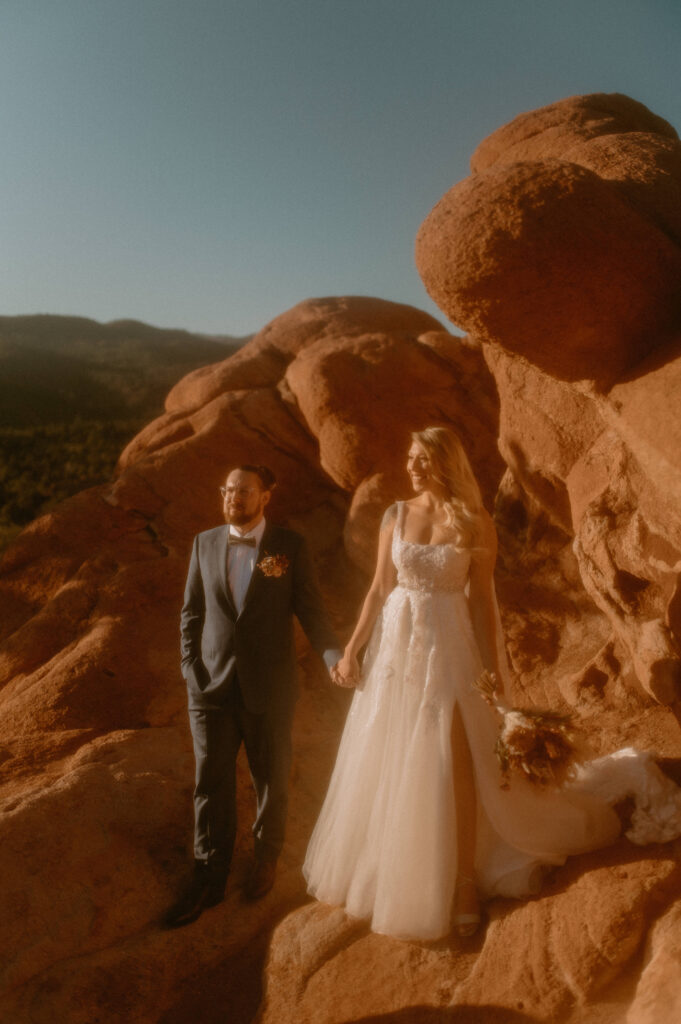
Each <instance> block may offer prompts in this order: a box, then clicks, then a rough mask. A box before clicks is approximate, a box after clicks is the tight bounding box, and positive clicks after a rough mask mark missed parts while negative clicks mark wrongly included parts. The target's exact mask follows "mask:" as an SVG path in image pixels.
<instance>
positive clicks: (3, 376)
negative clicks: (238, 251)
mask: <svg viewBox="0 0 681 1024" xmlns="http://www.w3.org/2000/svg"><path fill="white" fill-rule="evenodd" d="M247 340H248V339H247V338H234V337H230V336H225V337H224V338H216V337H210V338H209V337H207V336H206V335H202V334H194V333H191V332H189V331H184V330H174V329H170V328H161V327H152V326H150V325H149V324H144V323H140V322H139V321H136V320H115V321H112V322H111V323H106V324H102V323H98V322H97V321H96V320H89V319H87V318H85V317H72V316H53V315H50V314H36V315H32V316H0V427H32V426H36V425H38V424H48V423H50V424H52V423H63V422H68V421H70V420H73V419H75V418H77V417H80V418H84V419H97V420H106V419H121V418H128V417H131V416H133V417H145V416H148V417H149V418H150V419H151V418H153V417H154V416H156V415H158V414H159V413H160V412H162V410H163V400H164V398H165V396H166V394H167V393H168V391H169V390H170V388H171V387H172V386H173V384H175V383H176V381H178V380H179V379H180V378H181V377H183V376H184V375H185V374H186V373H189V371H190V370H193V369H195V368H196V367H198V366H205V365H207V364H209V363H214V362H218V361H220V360H222V359H225V358H226V357H227V356H229V355H231V354H232V353H233V352H235V351H236V350H237V349H238V348H239V347H240V346H241V345H242V344H243V343H244V342H245V341H247Z"/></svg>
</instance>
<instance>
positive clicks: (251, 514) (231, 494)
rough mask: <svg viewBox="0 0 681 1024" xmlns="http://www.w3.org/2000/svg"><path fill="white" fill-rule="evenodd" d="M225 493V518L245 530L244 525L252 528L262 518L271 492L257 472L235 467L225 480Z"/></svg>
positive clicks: (223, 509) (223, 506)
mask: <svg viewBox="0 0 681 1024" xmlns="http://www.w3.org/2000/svg"><path fill="white" fill-rule="evenodd" d="M223 494H224V499H223V505H222V511H223V513H224V516H225V520H226V521H227V522H228V523H233V524H234V526H238V527H239V529H240V530H243V529H244V527H246V528H248V529H250V528H251V527H253V526H255V525H256V524H257V523H258V522H259V521H260V520H261V519H262V516H263V513H264V511H265V506H266V505H267V502H268V501H269V500H270V495H271V492H270V491H266V490H265V489H264V487H263V485H262V482H261V480H260V477H259V476H258V475H257V474H256V473H249V472H248V471H247V470H244V469H233V470H232V472H231V473H230V474H229V476H228V477H227V480H226V481H225V486H224V491H223Z"/></svg>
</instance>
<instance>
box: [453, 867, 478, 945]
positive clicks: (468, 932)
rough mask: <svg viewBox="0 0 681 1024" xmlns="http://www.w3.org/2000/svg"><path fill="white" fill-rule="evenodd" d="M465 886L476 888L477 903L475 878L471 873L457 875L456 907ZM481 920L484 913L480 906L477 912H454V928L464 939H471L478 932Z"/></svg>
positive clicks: (475, 890)
mask: <svg viewBox="0 0 681 1024" xmlns="http://www.w3.org/2000/svg"><path fill="white" fill-rule="evenodd" d="M464 888H467V889H469V888H472V889H473V890H474V892H475V893H476V903H477V886H476V884H475V879H474V878H473V877H471V875H457V878H456V890H455V893H454V906H455V907H456V906H457V904H458V900H459V893H460V892H461V890H462V889H464ZM481 921H482V915H481V913H480V908H479V906H478V910H477V911H476V912H475V913H470V912H469V913H467V914H464V913H459V914H454V918H453V925H454V928H455V930H456V933H457V935H459V936H460V937H461V938H462V939H470V938H471V936H473V935H475V933H476V932H477V930H478V928H479V927H480V922H481Z"/></svg>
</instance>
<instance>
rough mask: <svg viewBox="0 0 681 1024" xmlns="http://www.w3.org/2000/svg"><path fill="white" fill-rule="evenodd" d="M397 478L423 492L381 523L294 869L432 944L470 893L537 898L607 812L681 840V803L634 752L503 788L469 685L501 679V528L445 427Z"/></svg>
mask: <svg viewBox="0 0 681 1024" xmlns="http://www.w3.org/2000/svg"><path fill="white" fill-rule="evenodd" d="M407 471H408V473H409V476H410V479H411V484H412V488H413V490H414V492H415V496H414V497H413V498H411V499H410V500H409V501H403V502H398V503H397V504H396V505H392V506H391V507H390V508H389V509H388V510H387V512H386V514H385V516H384V518H383V522H382V525H381V531H380V535H379V544H378V556H377V565H376V572H375V576H374V579H373V582H372V584H371V587H370V589H369V592H368V594H367V597H366V599H365V601H364V605H363V607H362V610H361V612H360V616H359V619H358V622H357V625H356V627H355V630H354V632H353V634H352V637H351V638H350V640H349V642H348V644H347V647H346V648H345V652H344V655H343V658H342V659H341V661H340V662H339V663H338V665H337V666H336V669H335V676H334V678H335V681H336V682H338V683H340V684H341V685H348V686H352V685H357V690H356V692H355V695H354V698H353V702H352V705H351V707H350V711H349V713H348V718H347V722H346V725H345V729H344V732H343V736H342V739H341V743H340V747H339V750H338V756H337V760H336V765H335V768H334V771H333V775H332V777H331V781H330V784H329V789H328V792H327V795H326V799H325V801H324V805H323V807H322V810H321V813H320V816H319V819H318V821H317V824H316V826H315V829H314V832H313V834H312V838H311V840H310V844H309V847H308V851H307V856H306V859H305V864H304V866H303V872H304V875H305V878H306V880H307V882H308V891H309V892H310V893H311V894H312V895H313V896H315V897H316V898H317V899H319V900H321V901H323V902H326V903H331V904H337V905H338V904H340V905H344V906H345V909H346V911H347V913H348V914H349V915H350V916H352V917H356V918H361V919H368V920H370V921H371V927H372V929H373V930H374V931H376V932H381V933H384V934H388V935H392V936H395V937H397V938H407V939H421V940H429V939H436V938H440V937H442V936H444V935H447V934H448V933H449V932H450V930H451V927H452V924H453V925H454V927H455V929H456V930H457V932H458V933H459V934H460V935H462V936H467V935H472V934H473V933H474V932H475V930H476V929H477V927H478V925H479V922H480V905H479V900H480V898H485V899H488V898H490V897H491V896H495V895H503V896H526V895H528V894H530V893H533V892H536V891H537V890H538V888H539V885H540V882H541V878H542V873H543V871H544V869H545V867H546V866H547V865H551V864H561V863H563V862H564V860H565V858H566V857H567V856H568V855H570V854H575V853H581V852H584V851H586V850H591V849H595V848H597V847H599V846H604V845H606V844H608V843H610V842H612V841H613V840H614V839H615V838H616V837H617V836H618V835H619V833H620V831H621V823H620V820H619V818H618V816H617V814H616V813H615V811H614V810H613V809H612V806H611V805H612V804H613V803H614V802H616V801H617V800H619V799H622V798H623V797H624V796H625V795H627V794H628V793H631V792H633V791H635V790H637V789H638V790H639V791H640V792H641V793H642V792H643V791H645V793H644V799H643V798H642V800H641V801H640V802H639V803H640V805H639V806H637V810H636V812H635V814H634V817H633V818H632V823H633V824H632V829H631V830H630V832H628V833H627V834H628V835H629V836H630V838H632V839H633V840H634V841H636V842H652V841H664V840H666V839H669V838H672V837H674V836H676V835H679V834H680V833H681V795H680V791H679V790H677V789H676V787H675V786H674V785H673V783H671V782H670V781H669V780H668V779H667V778H666V777H665V776H663V775H662V773H661V772H659V769H657V767H656V766H655V764H654V762H653V759H652V757H650V755H646V754H638V753H637V752H636V751H633V750H630V749H628V750H623V751H618V752H616V753H615V754H612V755H609V757H606V758H601V759H599V760H598V761H593V762H590V763H589V764H587V765H584V766H581V767H580V768H579V769H578V770H577V772H576V775H575V778H574V779H573V780H572V781H571V782H570V783H566V784H564V785H563V786H562V787H561V788H555V787H554V788H551V789H548V788H544V787H538V786H535V785H533V784H532V783H530V782H529V781H527V780H526V779H524V778H521V777H519V776H515V777H513V778H512V779H511V780H510V781H509V782H508V783H505V784H504V785H505V788H502V785H501V783H502V779H501V777H500V769H499V764H498V762H497V759H496V757H495V753H494V747H495V742H496V739H497V735H498V730H499V719H498V717H497V714H496V712H495V711H494V710H493V709H492V707H490V706H489V705H488V704H487V703H486V702H485V701H484V700H483V699H482V697H481V695H480V693H479V691H478V690H477V689H476V688H475V685H474V684H475V681H476V680H477V679H478V678H479V677H480V676H481V675H482V674H483V673H484V672H488V673H494V674H495V675H496V677H497V678H498V679H500V680H502V681H503V680H504V678H505V676H506V665H505V656H504V651H503V641H502V638H501V628H500V623H499V614H498V609H497V605H496V599H495V594H494V583H493V571H494V563H495V559H496V548H497V539H496V531H495V528H494V524H493V522H492V519H491V517H490V516H489V514H488V513H487V512H486V511H485V509H484V508H483V505H482V500H481V496H480V490H479V487H478V485H477V482H476V480H475V477H474V475H473V472H472V470H471V467H470V464H469V462H468V459H467V457H466V454H465V452H464V450H463V448H462V446H461V443H460V441H459V439H458V438H457V437H456V435H455V434H454V433H453V432H452V431H451V430H449V429H447V428H444V427H428V428H426V429H425V430H422V431H417V432H416V433H414V434H412V444H411V447H410V448H409V453H408V458H407ZM367 641H369V643H368V646H367V650H366V653H365V655H364V660H363V665H362V669H361V673H360V666H359V661H358V657H359V652H360V650H361V648H362V647H363V646H364V645H365V644H366V643H367ZM651 794H652V797H653V799H652V801H651ZM655 797H657V798H658V799H657V805H658V806H656V800H655V799H654V798H655ZM636 815H638V817H637V816H636Z"/></svg>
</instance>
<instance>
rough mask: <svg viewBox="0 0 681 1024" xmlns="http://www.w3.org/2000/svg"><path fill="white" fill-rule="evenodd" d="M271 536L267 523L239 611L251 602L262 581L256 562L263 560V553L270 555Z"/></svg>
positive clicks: (270, 529) (270, 528)
mask: <svg viewBox="0 0 681 1024" xmlns="http://www.w3.org/2000/svg"><path fill="white" fill-rule="evenodd" d="M271 534H272V527H271V526H270V524H269V523H267V524H266V525H265V532H264V533H263V535H262V540H261V541H260V547H259V548H258V550H257V552H256V556H255V565H254V566H253V572H252V574H251V579H250V581H249V584H248V589H247V591H246V594H245V596H244V603H243V607H242V609H241V611H243V610H244V608H245V607H246V605H247V604H248V602H249V601H250V600H251V597H252V596H253V591H256V592H257V589H258V585H259V583H260V582H261V581H262V573H261V571H260V569H258V562H259V561H260V560H261V559H262V558H263V556H264V555H265V553H267V554H268V555H269V554H271V551H270V550H269V548H270V547H271V544H270V537H271Z"/></svg>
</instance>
